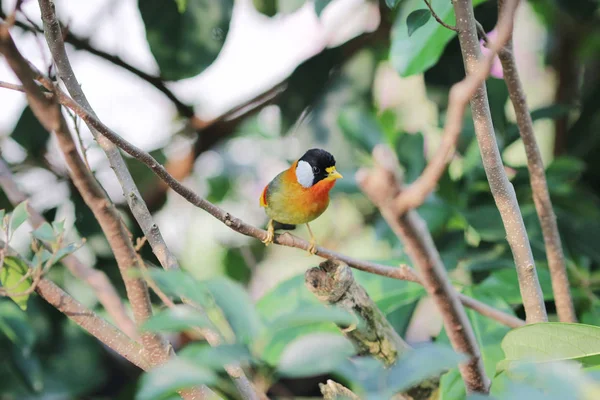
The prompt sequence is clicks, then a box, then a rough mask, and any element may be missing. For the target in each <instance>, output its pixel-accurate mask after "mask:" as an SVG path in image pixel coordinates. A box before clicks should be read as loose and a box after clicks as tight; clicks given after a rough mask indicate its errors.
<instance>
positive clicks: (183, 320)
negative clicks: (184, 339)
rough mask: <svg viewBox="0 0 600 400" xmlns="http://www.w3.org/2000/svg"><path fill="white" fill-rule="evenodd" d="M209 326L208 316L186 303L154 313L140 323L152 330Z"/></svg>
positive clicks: (174, 329)
mask: <svg viewBox="0 0 600 400" xmlns="http://www.w3.org/2000/svg"><path fill="white" fill-rule="evenodd" d="M209 326H211V324H210V321H209V320H208V318H207V317H206V316H205V315H203V314H201V313H200V312H198V311H197V310H195V309H194V308H192V307H190V306H188V305H177V306H175V307H173V308H169V309H166V310H164V311H161V312H159V313H157V314H156V315H154V316H153V317H152V318H150V319H149V320H148V321H146V322H145V323H144V324H143V325H142V330H144V331H152V332H161V331H164V332H180V331H184V330H186V329H191V328H206V327H209Z"/></svg>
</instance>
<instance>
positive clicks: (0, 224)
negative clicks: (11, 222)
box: [0, 209, 6, 230]
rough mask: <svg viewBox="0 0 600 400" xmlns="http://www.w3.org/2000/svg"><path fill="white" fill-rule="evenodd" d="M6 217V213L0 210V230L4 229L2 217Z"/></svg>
mask: <svg viewBox="0 0 600 400" xmlns="http://www.w3.org/2000/svg"><path fill="white" fill-rule="evenodd" d="M5 215H6V211H4V209H2V210H0V230H3V229H4V217H5Z"/></svg>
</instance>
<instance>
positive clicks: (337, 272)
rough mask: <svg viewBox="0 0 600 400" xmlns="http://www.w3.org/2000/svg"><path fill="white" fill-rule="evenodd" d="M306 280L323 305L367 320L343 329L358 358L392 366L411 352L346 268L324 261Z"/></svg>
mask: <svg viewBox="0 0 600 400" xmlns="http://www.w3.org/2000/svg"><path fill="white" fill-rule="evenodd" d="M304 281H305V284H306V287H307V288H308V290H310V291H311V292H312V293H313V294H314V295H315V296H317V298H318V299H319V300H320V301H321V302H323V303H325V304H330V305H336V306H338V307H339V308H342V309H344V310H346V311H348V312H350V313H352V314H355V315H357V316H358V317H360V319H361V320H362V321H364V325H362V326H356V327H354V326H351V327H347V326H340V329H341V331H342V333H343V334H344V336H346V337H347V338H348V339H349V340H350V341H351V342H352V343H353V344H354V347H356V349H357V351H358V354H359V355H366V354H370V355H372V356H373V357H375V358H377V359H378V360H380V361H382V362H383V363H384V364H385V365H388V366H389V365H392V364H393V363H394V362H396V360H397V359H398V357H399V356H401V355H402V354H403V353H404V352H405V351H406V350H409V349H410V346H409V345H408V344H407V343H406V342H405V341H404V340H402V338H401V337H400V336H399V335H398V334H397V333H396V331H395V330H394V328H393V327H392V325H390V323H389V322H388V321H387V319H386V318H385V315H383V313H382V312H381V311H380V310H379V308H378V307H377V306H376V305H375V303H374V302H373V300H371V298H370V297H369V295H368V294H367V292H366V291H365V289H364V288H363V287H362V286H360V285H359V284H358V283H357V282H356V281H355V280H354V277H353V276H352V271H351V270H350V268H349V267H348V266H347V265H345V264H343V263H341V262H339V261H337V260H327V261H324V262H322V263H321V264H319V266H318V267H314V268H311V269H309V270H307V271H306V273H305V275H304Z"/></svg>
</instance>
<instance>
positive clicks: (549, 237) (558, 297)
mask: <svg viewBox="0 0 600 400" xmlns="http://www.w3.org/2000/svg"><path fill="white" fill-rule="evenodd" d="M498 6H499V9H500V12H501V9H502V8H503V6H504V1H503V0H500V1H499V2H498ZM510 36H511V38H510V39H509V40H508V42H507V43H506V45H505V46H504V48H503V49H502V50H500V52H499V53H498V56H499V58H500V62H501V63H502V70H503V74H504V81H505V82H506V86H507V87H508V94H509V96H510V100H511V102H512V105H513V108H514V110H515V114H516V116H517V125H518V127H519V132H520V133H521V138H522V139H523V144H524V146H525V153H526V154H527V169H528V170H529V176H530V180H531V191H532V193H533V201H534V203H535V209H536V211H537V214H538V218H539V220H540V225H541V227H542V234H543V236H544V245H545V247H546V257H547V258H548V267H549V269H550V276H551V278H552V291H553V292H554V302H555V304H556V311H557V313H558V318H559V320H560V321H562V322H577V316H576V315H575V309H574V307H573V300H572V298H571V291H570V285H569V277H568V276H567V269H566V266H565V256H564V254H563V251H562V245H561V241H560V234H559V232H558V225H557V223H556V215H555V214H554V209H553V208H552V200H551V199H550V193H549V192H548V184H547V183H546V174H545V171H544V163H543V162H542V156H541V154H540V149H539V147H538V145H537V141H536V139H535V134H534V131H533V122H532V120H531V115H530V114H529V109H528V107H527V99H526V96H525V91H524V90H523V85H522V84H521V79H520V78H519V71H518V69H517V64H516V61H515V57H514V54H513V44H512V32H511V35H510Z"/></svg>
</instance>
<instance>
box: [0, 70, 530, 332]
mask: <svg viewBox="0 0 600 400" xmlns="http://www.w3.org/2000/svg"><path fill="white" fill-rule="evenodd" d="M36 73H37V79H38V80H39V81H40V82H41V83H42V84H43V85H44V86H45V87H47V88H48V89H49V90H52V91H54V94H55V95H56V96H57V99H58V101H59V102H60V103H61V104H63V105H64V106H66V107H68V108H70V109H71V110H72V111H74V112H75V113H76V114H77V115H78V116H79V117H80V118H81V119H83V120H84V121H86V123H89V124H90V125H92V126H94V127H95V128H96V129H98V131H99V132H100V133H101V134H102V135H104V136H105V137H107V138H108V139H109V140H110V141H111V142H113V143H115V144H116V145H117V146H118V147H119V148H121V149H122V150H123V151H125V152H126V153H128V154H130V155H131V156H132V157H134V158H136V159H137V160H138V161H140V162H142V163H144V164H145V165H146V166H148V168H150V169H151V170H152V171H153V172H154V173H155V174H156V175H157V176H158V177H160V178H161V179H162V180H163V181H164V182H165V183H166V184H167V185H168V186H169V187H170V188H171V189H173V190H174V191H175V192H176V193H178V194H179V195H181V196H182V197H183V198H184V199H186V200H187V201H188V202H190V203H191V204H193V205H195V206H196V207H198V208H200V209H202V210H204V211H206V212H208V213H209V214H211V215H212V216H213V217H215V218H216V219H218V220H219V221H221V222H223V223H224V224H225V225H227V226H228V227H229V228H231V229H233V230H234V231H236V232H239V233H241V234H243V235H245V236H249V237H253V238H256V239H260V240H264V238H265V237H266V234H267V232H266V231H265V230H263V229H259V228H256V227H254V226H252V225H249V224H247V223H245V222H244V221H242V220H241V219H239V218H236V217H235V216H233V215H231V214H230V213H228V212H226V211H225V210H223V209H221V208H220V207H218V206H215V205H214V204H212V203H210V202H209V201H207V200H205V199H203V198H202V197H200V196H199V195H198V194H197V193H195V192H194V191H193V190H191V189H189V188H188V187H186V186H185V185H183V184H181V183H180V182H179V181H177V180H176V179H175V178H173V176H172V175H170V174H169V173H168V172H167V170H166V169H165V168H164V167H163V166H162V165H160V164H159V162H158V161H156V160H155V159H154V158H153V157H152V156H151V155H150V154H149V153H147V152H145V151H143V150H141V149H139V148H137V147H136V146H134V145H133V144H131V143H129V142H127V141H126V140H125V139H123V138H122V137H121V136H119V135H118V134H117V133H115V132H113V131H112V130H111V129H110V128H108V127H107V126H106V125H104V124H103V123H102V122H101V121H99V120H98V119H97V118H95V117H93V116H92V115H91V114H90V113H88V112H87V111H86V110H85V109H84V108H83V107H81V106H80V105H79V104H78V103H77V102H75V101H74V100H73V99H71V98H70V97H69V96H68V95H66V94H65V93H64V92H62V91H61V90H60V88H58V87H55V86H53V85H52V83H51V82H50V80H49V79H48V78H46V77H44V76H42V75H41V73H40V72H39V71H36ZM0 86H2V85H0ZM18 90H20V91H22V90H21V87H19V89H18ZM274 243H276V244H279V245H282V246H287V247H295V248H298V249H303V250H307V249H308V247H309V243H308V242H307V241H306V240H303V239H301V238H299V237H297V236H294V235H292V234H290V233H289V232H288V233H285V234H283V235H279V234H277V235H275V240H274ZM316 255H318V256H320V257H322V258H326V259H336V260H339V261H342V262H345V263H346V264H348V265H349V266H351V267H352V268H356V269H359V270H361V271H365V272H369V273H372V274H376V275H381V276H386V277H388V278H392V279H400V280H406V281H411V282H416V283H421V281H420V278H419V276H418V275H417V274H416V273H415V271H413V270H412V269H411V268H410V267H409V266H407V265H401V266H400V267H399V268H395V267H390V266H387V265H382V264H378V263H374V262H370V261H363V260H357V259H355V258H352V257H348V256H346V255H344V254H340V253H338V252H335V251H332V250H329V249H326V248H324V247H320V246H319V247H317V253H316ZM459 298H460V299H461V301H462V302H463V303H464V304H465V305H466V306H467V307H469V308H471V309H473V310H475V311H477V312H479V313H481V314H482V315H485V316H487V317H489V318H492V319H494V320H496V321H498V322H500V323H502V324H505V325H507V326H510V327H512V328H517V327H519V326H522V325H524V323H525V322H524V321H522V320H520V319H519V318H516V317H514V316H512V315H508V314H506V313H504V312H502V311H500V310H497V309H495V308H493V307H490V306H488V305H486V304H484V303H482V302H480V301H477V300H475V299H473V298H471V297H468V296H465V295H463V294H459Z"/></svg>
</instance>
